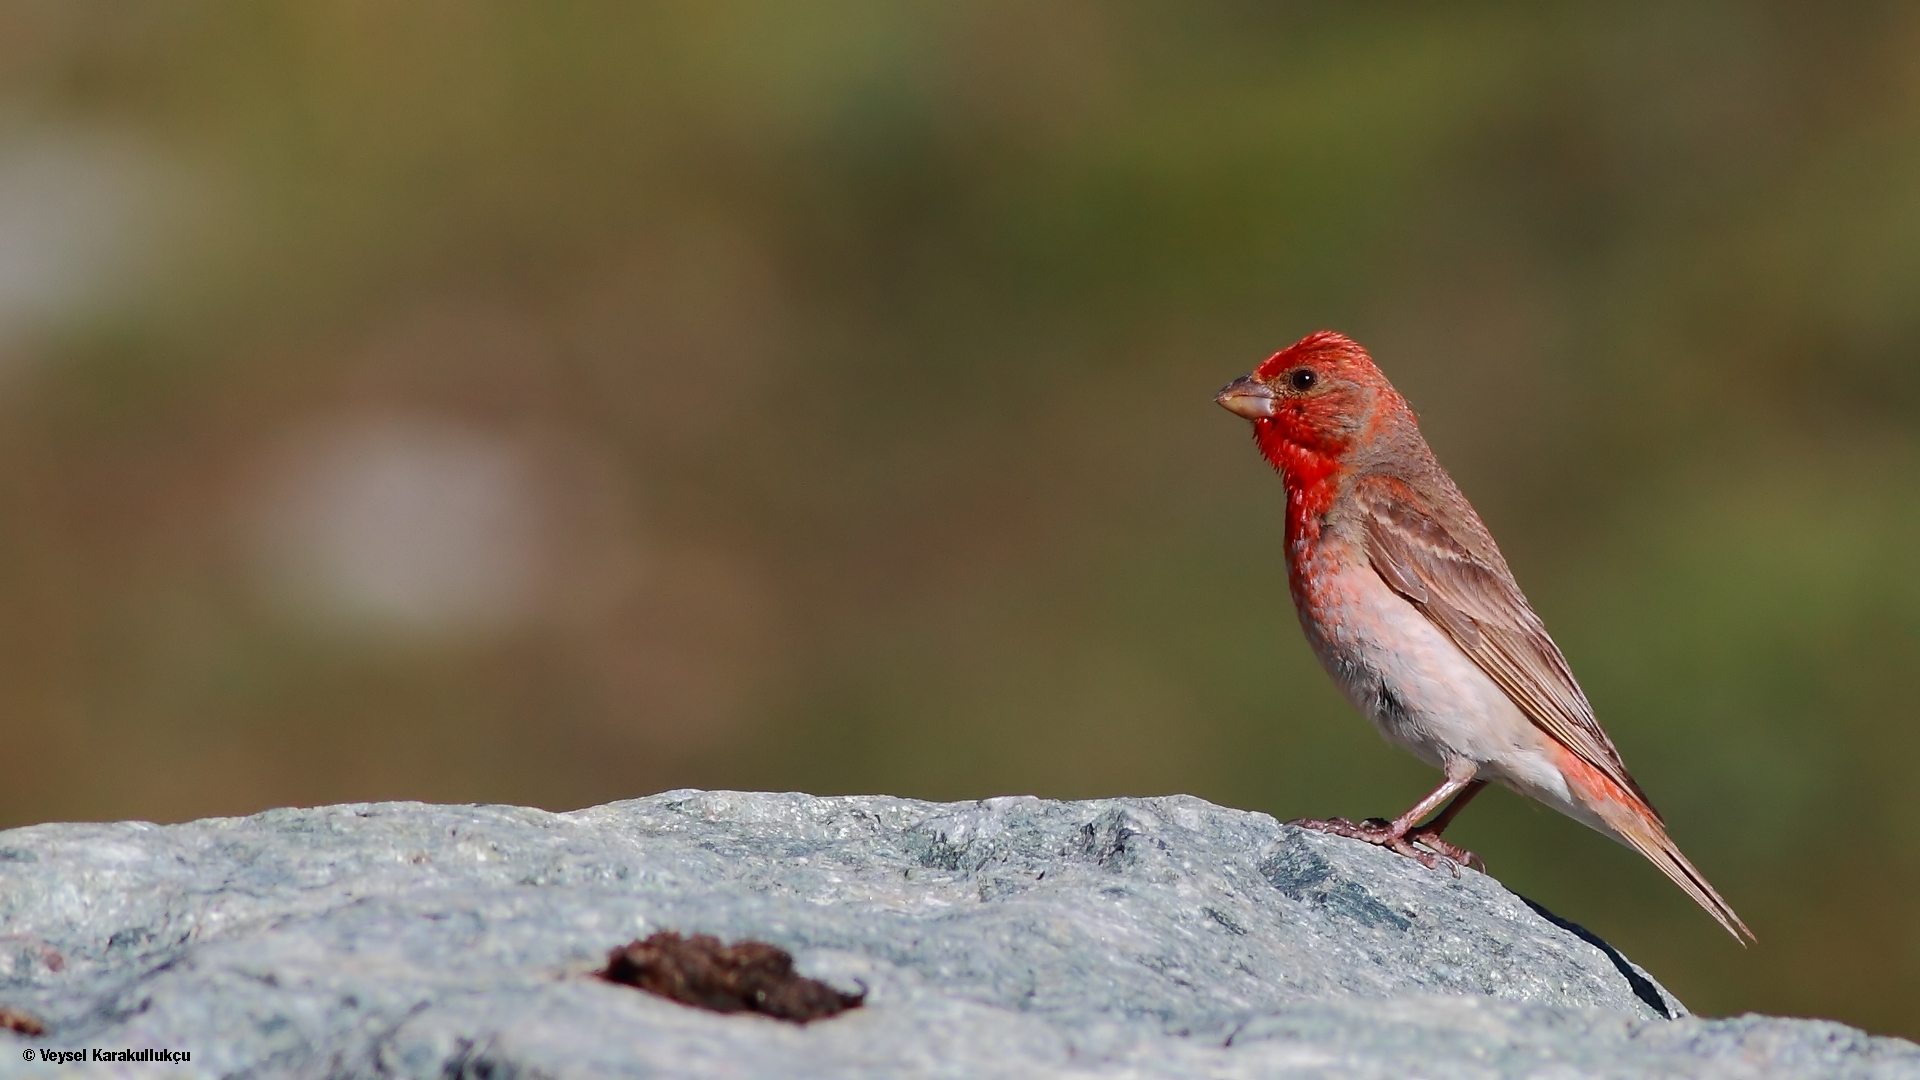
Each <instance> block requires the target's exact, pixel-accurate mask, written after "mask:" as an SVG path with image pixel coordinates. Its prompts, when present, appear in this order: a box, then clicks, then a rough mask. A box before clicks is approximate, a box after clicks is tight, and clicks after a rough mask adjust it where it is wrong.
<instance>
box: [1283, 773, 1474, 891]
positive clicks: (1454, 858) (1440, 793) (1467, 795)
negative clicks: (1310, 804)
mask: <svg viewBox="0 0 1920 1080" xmlns="http://www.w3.org/2000/svg"><path fill="white" fill-rule="evenodd" d="M1486 786H1487V782H1486V781H1485V780H1475V779H1473V778H1472V777H1470V776H1468V777H1460V778H1457V779H1456V778H1454V777H1451V776H1450V777H1448V778H1447V779H1446V780H1445V781H1444V782H1443V783H1442V784H1441V785H1440V786H1439V787H1437V788H1434V789H1433V790H1432V791H1431V792H1429V793H1428V794H1427V797H1426V798H1424V799H1421V800H1420V801H1419V802H1417V803H1414V804H1413V806H1412V807H1411V808H1409V809H1408V810H1407V812H1406V813H1404V814H1401V815H1400V816H1399V817H1397V818H1394V819H1393V820H1392V821H1385V820H1382V819H1381V818H1368V819H1367V820H1365V821H1363V822H1361V823H1360V824H1358V825H1355V824H1354V823H1353V822H1351V821H1348V820H1347V819H1346V818H1331V819H1328V820H1325V821H1321V820H1318V819H1314V818H1301V819H1299V820H1297V821H1290V822H1288V823H1287V824H1289V825H1298V826H1300V827H1301V828H1303V829H1312V830H1314V831H1315V832H1324V833H1332V834H1333V835H1335V836H1344V837H1347V838H1349V839H1352V840H1362V841H1365V842H1366V843H1369V844H1378V845H1380V846H1381V847H1384V848H1388V849H1390V850H1392V851H1396V852H1399V853H1400V854H1402V855H1405V856H1406V857H1408V858H1410V859H1412V860H1414V861H1415V862H1418V863H1419V864H1420V865H1422V866H1424V867H1427V868H1428V869H1430V870H1438V869H1439V868H1440V865H1441V863H1442V861H1444V862H1445V863H1446V864H1447V865H1448V866H1449V867H1452V868H1454V869H1455V870H1456V872H1457V871H1458V866H1459V864H1461V863H1465V864H1467V865H1469V866H1478V867H1479V868H1480V869H1482V870H1484V869H1485V868H1486V863H1484V862H1482V861H1481V860H1480V857H1479V856H1478V855H1475V854H1474V853H1473V852H1471V851H1468V850H1466V849H1465V848H1462V847H1458V846H1456V845H1454V844H1450V843H1448V842H1446V841H1445V840H1442V839H1440V832H1441V830H1443V829H1445V828H1446V827H1447V825H1448V823H1449V822H1451V821H1452V820H1453V818H1454V815H1456V814H1458V813H1459V812H1460V811H1461V810H1462V809H1463V808H1465V807H1466V805H1467V803H1468V802H1470V801H1472V799H1473V797H1474V796H1475V795H1478V794H1479V793H1480V789H1481V788H1483V787H1486ZM1449 799H1451V800H1452V802H1448V800H1449ZM1443 803H1445V804H1446V808H1445V809H1443V810H1441V811H1440V813H1439V815H1438V816H1437V817H1435V818H1434V819H1433V821H1432V822H1431V823H1429V824H1427V825H1425V826H1421V827H1419V828H1415V826H1416V825H1418V824H1419V822H1420V819H1421V818H1424V817H1426V816H1427V815H1428V814H1431V813H1433V812H1434V810H1435V809H1437V808H1439V807H1440V806H1441V804H1443ZM1416 842H1417V843H1419V844H1420V845H1421V846H1422V847H1425V848H1428V849H1430V850H1421V847H1415V846H1414V845H1415V843H1416Z"/></svg>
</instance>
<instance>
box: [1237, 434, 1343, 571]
mask: <svg viewBox="0 0 1920 1080" xmlns="http://www.w3.org/2000/svg"><path fill="white" fill-rule="evenodd" d="M1254 438H1255V440H1257V441H1258V442H1259V444H1260V453H1261V454H1262V455H1263V456H1264V457H1265V458H1266V459H1267V461H1268V463H1270V464H1271V465H1272V466H1273V467H1274V468H1275V469H1277V470H1279V472H1280V477H1281V479H1282V481H1284V483H1285V484H1286V488H1287V565H1288V566H1289V568H1291V569H1293V570H1294V572H1295V573H1298V571H1299V566H1300V564H1301V563H1302V562H1303V561H1304V560H1305V559H1306V557H1307V556H1308V555H1309V554H1311V552H1312V550H1313V547H1314V545H1315V544H1316V543H1318V542H1319V539H1320V527H1321V524H1322V523H1323V522H1324V521H1325V518H1326V513H1327V510H1328V509H1329V508H1331V507H1332V506H1333V497H1334V493H1335V491H1336V490H1337V489H1338V488H1339V485H1340V470H1341V459H1340V456H1339V454H1338V452H1337V451H1335V452H1329V451H1328V450H1326V449H1322V448H1320V447H1315V446H1308V445H1305V444H1303V443H1301V442H1299V441H1297V440H1294V439H1290V438H1288V437H1286V435H1285V434H1284V433H1282V431H1281V430H1280V427H1279V425H1278V424H1271V423H1256V424H1254Z"/></svg>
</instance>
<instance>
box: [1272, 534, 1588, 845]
mask: <svg viewBox="0 0 1920 1080" xmlns="http://www.w3.org/2000/svg"><path fill="white" fill-rule="evenodd" d="M1320 580H1321V581H1322V582H1323V584H1321V585H1320V587H1319V588H1318V589H1317V590H1316V595H1315V596H1314V598H1313V601H1314V602H1313V604H1312V611H1311V612H1309V611H1308V610H1306V609H1305V608H1303V609H1302V610H1301V612H1300V616H1301V619H1300V621H1301V625H1302V626H1303V627H1304V628H1305V630H1306V632H1307V639H1308V640H1309V641H1310V642H1311V643H1312V644H1313V649H1314V652H1315V653H1316V654H1318V655H1319V657H1320V662H1321V663H1322V664H1323V665H1325V666H1326V669H1327V671H1328V673H1330V674H1331V675H1332V676H1333V679H1334V681H1335V682H1336V683H1338V684H1339V685H1340V688H1341V689H1342V690H1344V691H1345V692H1346V694H1347V697H1348V699H1349V700H1351V701H1352V702H1353V704H1354V707H1355V708H1357V709H1359V710H1360V712H1361V713H1362V714H1364V715H1365V716H1366V717H1367V718H1368V719H1370V720H1372V721H1373V722H1374V725H1375V726H1376V727H1378V728H1379V729H1380V734H1381V735H1383V736H1385V737H1386V739H1387V741H1388V742H1391V743H1393V744H1395V745H1396V746H1401V747H1405V748H1406V749H1407V750H1408V751H1410V752H1411V753H1413V755H1414V756H1416V757H1418V758H1420V759H1421V760H1422V761H1425V762H1427V763H1428V764H1430V765H1433V766H1434V767H1436V768H1439V769H1442V770H1445V771H1447V772H1448V774H1449V775H1460V774H1461V773H1464V772H1466V771H1468V769H1467V768H1466V767H1467V766H1471V771H1473V772H1476V773H1478V774H1479V775H1480V776H1482V777H1484V778H1487V779H1497V780H1501V781H1504V782H1505V783H1507V784H1508V786H1510V787H1514V788H1516V789H1518V790H1519V791H1520V792H1521V793H1522V794H1525V795H1529V796H1531V797H1533V798H1535V799H1538V800H1540V801H1542V802H1545V803H1547V804H1548V805H1550V806H1553V807H1555V808H1556V809H1560V810H1562V811H1564V812H1567V813H1570V814H1573V815H1574V816H1575V817H1577V818H1581V819H1583V820H1584V818H1585V817H1586V816H1587V815H1586V813H1585V812H1584V808H1579V809H1578V810H1576V805H1577V804H1576V803H1575V800H1574V799H1573V798H1572V797H1571V795H1570V793H1569V792H1568V790H1567V783H1566V779H1565V777H1563V776H1562V775H1561V773H1560V770H1559V769H1558V768H1557V767H1556V766H1555V764H1554V762H1555V760H1556V754H1555V753H1554V752H1553V749H1552V746H1551V740H1550V738H1549V736H1547V734H1546V733H1545V732H1543V731H1541V730H1540V728H1539V727H1537V726H1535V724H1534V723H1533V722H1532V721H1531V720H1528V719H1527V716H1526V714H1525V713H1523V712H1521V711H1520V707H1519V706H1518V705H1515V704H1514V702H1513V699H1512V698H1510V697H1508V696H1507V693H1506V691H1504V690H1502V689H1500V686H1499V684H1498V683H1495V682H1494V681H1493V679H1492V678H1491V677H1490V676H1488V675H1487V673H1486V672H1485V671H1482V670H1481V669H1480V666H1479V665H1478V664H1476V663H1474V662H1473V658H1472V657H1470V656H1468V655H1467V654H1466V653H1464V652H1462V651H1461V650H1460V647H1459V646H1458V645H1456V644H1454V642H1453V639H1452V638H1451V637H1448V636H1447V634H1446V632H1445V631H1443V630H1441V629H1440V628H1439V627H1438V626H1436V625H1434V624H1433V622H1431V621H1430V620H1429V619H1428V618H1427V617H1426V616H1425V615H1422V614H1421V613H1420V611H1419V609H1418V608H1415V607H1414V606H1413V605H1412V604H1411V603H1410V602H1408V601H1407V599H1406V598H1405V597H1403V596H1401V595H1400V594H1399V593H1396V592H1394V591H1393V590H1392V589H1391V588H1389V587H1388V586H1387V583H1386V582H1385V581H1382V580H1381V578H1380V575H1378V574H1377V573H1375V572H1374V570H1373V568H1372V567H1371V566H1368V565H1365V564H1360V565H1357V566H1352V565H1350V566H1347V567H1342V568H1340V569H1337V570H1334V571H1333V572H1331V573H1329V574H1326V575H1324V576H1323V577H1322V578H1321V579H1320Z"/></svg>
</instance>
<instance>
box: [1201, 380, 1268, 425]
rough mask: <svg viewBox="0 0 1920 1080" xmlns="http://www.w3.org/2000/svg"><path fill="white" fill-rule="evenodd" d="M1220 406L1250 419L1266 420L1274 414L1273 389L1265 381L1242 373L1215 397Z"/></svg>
mask: <svg viewBox="0 0 1920 1080" xmlns="http://www.w3.org/2000/svg"><path fill="white" fill-rule="evenodd" d="M1213 400H1214V401H1216V402H1219V404H1220V407H1221V408H1223V409H1225V410H1227V411H1228V412H1230V413H1232V414H1234V415H1235V416H1244V417H1246V418H1247V419H1249V420H1266V419H1268V418H1270V417H1272V416H1273V391H1272V390H1269V389H1268V388H1267V386H1266V384H1265V383H1260V382H1256V381H1254V378H1253V376H1251V375H1242V376H1240V377H1239V378H1237V379H1235V380H1233V381H1232V382H1230V383H1228V384H1227V386H1226V389H1224V390H1222V391H1220V396H1219V397H1216V398H1214V399H1213Z"/></svg>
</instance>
